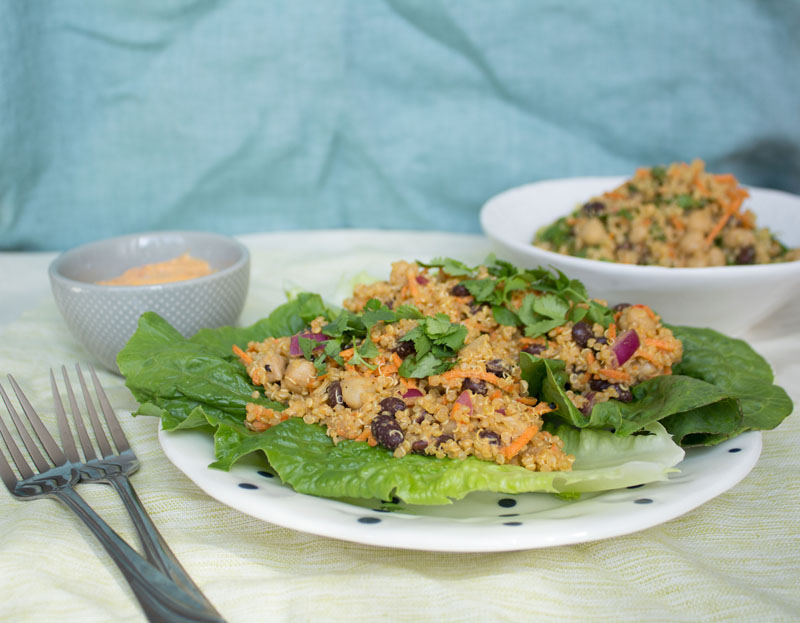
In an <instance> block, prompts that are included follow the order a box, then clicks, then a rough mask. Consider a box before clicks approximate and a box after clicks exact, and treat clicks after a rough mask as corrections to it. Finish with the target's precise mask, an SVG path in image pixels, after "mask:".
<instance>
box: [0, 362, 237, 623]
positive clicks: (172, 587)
mask: <svg viewBox="0 0 800 623" xmlns="http://www.w3.org/2000/svg"><path fill="white" fill-rule="evenodd" d="M8 379H9V382H10V383H11V387H12V388H13V390H14V393H15V394H16V396H17V400H18V401H19V403H20V406H21V407H22V411H23V413H24V414H25V416H26V417H27V420H28V423H29V424H30V426H31V428H32V429H33V433H34V435H35V436H36V437H37V439H38V441H39V443H40V444H41V446H42V447H43V448H44V451H45V454H47V456H48V457H49V459H50V462H48V460H47V459H46V458H45V457H44V455H43V454H42V453H41V451H40V450H39V448H38V447H37V444H36V442H34V440H33V438H32V437H31V435H30V433H29V432H28V429H27V427H26V426H25V424H24V422H23V420H22V418H21V417H20V416H19V414H18V413H17V411H16V409H15V408H14V405H13V404H12V403H11V400H10V399H9V397H8V394H6V391H5V389H4V388H3V386H2V384H0V396H2V399H3V402H4V403H5V406H6V409H7V410H8V413H9V415H10V416H11V419H12V420H13V421H14V425H15V427H16V429H17V431H18V433H19V437H20V439H21V441H22V444H23V445H24V447H25V449H26V450H27V451H28V455H29V457H30V459H31V460H32V461H33V464H34V465H35V467H36V469H37V470H38V473H34V471H33V470H32V469H31V467H30V465H29V464H28V462H27V461H26V459H25V457H24V456H23V454H22V452H21V451H20V449H19V447H18V446H17V443H16V442H15V440H14V438H13V436H12V434H11V431H10V430H9V429H8V427H7V426H6V424H5V421H4V420H3V418H0V436H2V438H3V441H4V442H5V445H6V448H7V449H8V452H9V454H10V455H11V459H12V461H13V462H14V464H15V465H16V467H17V470H18V472H19V477H17V475H16V474H15V473H14V470H13V469H12V468H11V465H10V464H9V462H8V460H7V459H6V456H5V454H4V453H3V452H2V451H0V477H1V478H2V480H3V482H4V483H5V485H6V487H7V488H8V490H9V491H10V492H11V494H12V495H14V496H15V497H17V498H18V499H20V500H34V499H38V498H41V497H53V498H55V499H57V500H58V501H60V502H62V503H63V504H65V505H66V506H67V507H68V508H69V509H71V510H72V511H73V512H75V514H76V515H78V517H79V518H80V519H81V520H82V521H83V522H84V523H85V524H86V526H87V527H88V528H89V529H90V530H91V532H92V533H93V534H94V535H95V537H97V539H98V541H100V543H101V545H102V546H103V547H104V548H105V549H106V551H107V552H108V553H109V554H110V556H111V558H112V560H113V561H114V562H115V563H116V565H117V567H118V568H119V569H120V571H121V572H122V574H123V576H124V577H125V579H126V580H127V581H128V584H129V585H130V587H131V589H132V590H133V593H134V595H135V596H136V599H137V600H138V601H139V604H140V606H141V607H142V609H143V610H144V612H145V614H146V616H147V618H148V620H150V621H153V622H159V623H170V622H171V623H199V622H203V623H224V621H223V619H222V618H221V617H220V616H219V614H218V613H217V612H216V611H214V610H213V609H209V607H208V606H207V605H206V602H205V601H198V599H197V598H196V597H195V595H194V593H190V592H188V591H186V590H185V589H184V588H183V587H182V586H180V585H178V584H176V583H175V582H174V581H173V580H172V579H171V578H169V577H167V576H166V575H164V573H163V572H162V571H161V570H159V569H157V568H156V567H154V566H153V565H152V564H151V563H150V562H148V561H147V560H145V559H144V558H142V556H140V555H139V554H138V553H137V552H136V551H135V550H134V549H133V548H131V547H130V546H129V545H128V544H127V543H126V542H125V541H124V540H123V539H122V537H120V536H119V534H117V533H116V532H115V531H114V530H113V529H112V528H111V526H109V525H108V524H107V523H106V522H105V521H104V520H103V519H102V518H101V517H100V516H99V515H98V514H97V513H96V512H95V511H94V510H93V509H92V508H91V507H90V506H89V505H88V504H87V503H86V501H85V500H84V499H83V498H82V497H81V496H80V495H79V494H78V492H77V491H76V490H75V485H76V484H77V483H78V482H79V481H80V478H81V474H80V471H79V469H78V466H77V465H75V464H74V463H73V462H72V461H71V460H69V459H68V458H67V456H66V455H65V454H64V452H62V450H61V448H59V446H58V444H56V442H55V440H54V439H53V438H52V437H51V436H50V433H49V432H48V431H47V428H46V427H45V426H44V424H43V423H42V421H41V419H40V418H39V416H38V415H37V414H36V411H35V410H34V409H33V406H32V405H31V404H30V402H29V401H28V399H27V398H26V397H25V394H24V393H23V392H22V390H21V389H20V387H19V385H18V384H17V382H16V381H15V380H14V378H13V377H12V376H11V375H9V376H8Z"/></svg>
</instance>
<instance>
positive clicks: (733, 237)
mask: <svg viewBox="0 0 800 623" xmlns="http://www.w3.org/2000/svg"><path fill="white" fill-rule="evenodd" d="M755 243H756V237H755V236H754V235H753V232H752V231H750V230H749V229H744V228H743V227H736V228H734V229H729V230H727V231H726V232H725V233H724V234H722V244H724V245H725V246H726V247H729V248H734V247H749V246H752V245H754V244H755Z"/></svg>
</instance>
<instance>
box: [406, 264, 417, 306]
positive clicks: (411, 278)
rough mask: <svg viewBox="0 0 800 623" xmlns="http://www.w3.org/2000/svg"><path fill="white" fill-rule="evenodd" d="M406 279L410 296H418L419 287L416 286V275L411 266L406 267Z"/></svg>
mask: <svg viewBox="0 0 800 623" xmlns="http://www.w3.org/2000/svg"><path fill="white" fill-rule="evenodd" d="M406 280H407V281H408V290H409V292H411V298H414V299H415V298H417V297H418V296H419V288H418V287H417V276H416V275H415V274H414V269H413V268H409V269H408V272H407V273H406Z"/></svg>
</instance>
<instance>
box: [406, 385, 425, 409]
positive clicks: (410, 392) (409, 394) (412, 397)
mask: <svg viewBox="0 0 800 623" xmlns="http://www.w3.org/2000/svg"><path fill="white" fill-rule="evenodd" d="M422 396H423V393H422V392H421V391H420V390H418V389H417V388H415V387H411V388H409V389H407V390H406V393H405V394H403V400H405V401H406V402H407V403H408V404H409V405H413V404H414V403H415V402H417V399H419V398H422Z"/></svg>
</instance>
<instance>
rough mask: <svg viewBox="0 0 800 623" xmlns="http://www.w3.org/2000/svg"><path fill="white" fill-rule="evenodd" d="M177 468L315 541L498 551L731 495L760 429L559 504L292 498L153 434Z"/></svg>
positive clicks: (754, 454)
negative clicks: (630, 481)
mask: <svg viewBox="0 0 800 623" xmlns="http://www.w3.org/2000/svg"><path fill="white" fill-rule="evenodd" d="M159 442H160V443H161V447H162V448H163V450H164V452H165V453H166V455H167V457H168V458H169V460H170V461H172V463H174V464H175V466H176V467H177V468H178V469H180V470H181V471H182V472H183V473H184V474H186V475H187V476H188V477H189V478H190V479H191V480H193V481H194V482H195V484H197V486H199V487H200V488H201V489H203V491H205V492H206V493H208V494H209V495H210V496H211V497H213V498H216V499H217V500H219V501H220V502H222V503H223V504H225V505H227V506H230V507H231V508H235V509H237V510H239V511H241V512H243V513H246V514H248V515H252V516H253V517H256V518H258V519H262V520H264V521H268V522H270V523H274V524H277V525H280V526H285V527H287V528H292V529H294V530H300V531H302V532H308V533H311V534H318V535H321V536H326V537H332V538H336V539H343V540H345V541H353V542H356V543H364V544H367V545H378V546H383V547H394V548H402V549H416V550H427V551H443V552H498V551H509V550H521V549H530V548H538V547H550V546H553V545H567V544H570V543H582V542H586V541H595V540H598V539H604V538H608V537H614V536H620V535H623V534H630V533H631V532H636V531H639V530H644V529H645V528H649V527H651V526H655V525H658V524H660V523H663V522H665V521H669V520H670V519H673V518H675V517H678V516H679V515H682V514H684V513H686V512H688V511H690V510H692V509H694V508H697V507H698V506H700V505H701V504H704V503H705V502H708V501H709V500H711V499H712V498H714V497H716V496H718V495H719V494H721V493H722V492H724V491H726V490H728V489H730V488H731V487H733V486H734V485H735V484H736V483H738V482H739V481H740V480H741V479H742V478H744V477H745V476H746V475H747V474H748V473H749V472H750V470H751V469H752V468H753V466H754V465H755V463H756V461H757V460H758V457H759V455H760V454H761V433H760V432H757V431H753V432H748V433H745V434H743V435H740V436H739V437H737V438H736V439H732V440H730V441H727V442H725V443H722V444H720V445H718V446H714V447H712V448H701V449H693V450H689V451H688V452H687V453H686V458H685V459H684V460H683V461H682V462H681V463H680V464H679V465H678V468H679V469H680V472H678V473H675V474H672V475H671V476H670V478H669V480H668V481H664V482H658V483H652V484H648V485H640V486H638V487H632V488H628V489H621V490H617V491H609V492H606V493H600V494H592V495H588V494H587V495H584V496H583V497H582V498H581V499H580V500H577V501H571V502H568V501H564V500H560V499H558V498H556V497H555V496H552V495H548V494H544V493H526V494H519V495H505V494H498V493H473V494H471V495H469V496H467V497H466V498H464V499H463V500H460V501H458V502H455V503H453V504H451V505H446V506H410V505H404V504H402V503H388V504H387V503H381V502H378V501H374V500H363V501H354V502H352V503H348V502H344V501H340V500H331V499H326V498H318V497H314V496H310V495H303V494H300V493H296V492H295V491H294V490H293V489H291V488H290V487H288V486H286V485H284V484H282V483H281V482H280V480H279V479H278V478H275V477H272V476H271V474H269V473H268V472H267V471H266V470H265V466H266V460H265V459H263V455H262V454H260V453H259V454H253V455H250V456H249V457H245V458H244V459H243V460H242V461H240V462H239V463H237V464H236V465H234V467H233V468H232V469H231V471H229V472H223V471H220V470H216V469H209V468H208V464H209V463H211V462H212V461H213V460H214V448H213V439H212V437H211V436H210V435H208V434H207V433H203V432H200V431H193V430H187V431H176V432H165V431H163V430H161V431H159ZM259 459H262V460H259Z"/></svg>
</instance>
